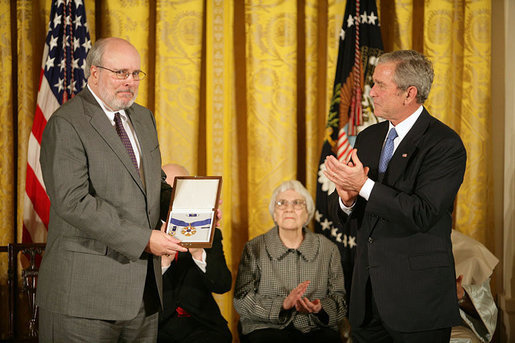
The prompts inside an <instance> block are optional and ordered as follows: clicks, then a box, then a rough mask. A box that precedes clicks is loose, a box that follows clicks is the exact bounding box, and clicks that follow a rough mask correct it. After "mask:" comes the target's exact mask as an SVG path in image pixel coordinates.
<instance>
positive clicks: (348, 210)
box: [338, 197, 356, 215]
mask: <svg viewBox="0 0 515 343" xmlns="http://www.w3.org/2000/svg"><path fill="white" fill-rule="evenodd" d="M338 202H339V203H340V208H341V209H342V211H343V212H344V213H345V214H346V215H350V214H351V213H352V209H353V208H354V205H356V202H355V201H354V203H353V204H352V205H351V206H345V204H344V203H343V201H342V198H340V197H338Z"/></svg>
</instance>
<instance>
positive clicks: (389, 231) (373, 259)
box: [330, 108, 466, 332]
mask: <svg viewBox="0 0 515 343" xmlns="http://www.w3.org/2000/svg"><path fill="white" fill-rule="evenodd" d="M388 125H389V124H388V122H387V121H386V122H382V123H379V124H375V125H372V126H370V127H368V128H367V129H365V130H363V132H361V133H360V134H359V135H358V137H357V140H356V144H355V148H357V149H358V157H359V159H360V161H361V162H362V163H363V165H364V166H368V167H369V168H370V171H369V174H368V176H369V178H371V179H372V180H374V181H375V180H377V179H378V164H379V156H380V154H381V149H382V145H383V142H384V139H385V137H386V134H387V130H388ZM465 164H466V151H465V148H464V146H463V143H462V141H461V139H460V137H459V136H458V135H457V134H456V133H455V132H454V131H453V130H452V129H450V128H449V127H447V126H446V125H445V124H443V123H441V122H440V121H438V120H437V119H436V118H434V117H432V116H431V115H429V113H428V112H427V110H426V109H425V108H424V110H423V111H422V113H421V115H420V117H419V118H418V119H417V121H416V122H415V124H414V125H413V127H412V128H411V130H410V131H409V132H408V134H407V135H406V136H405V137H404V139H403V140H402V142H401V143H400V145H399V146H398V148H397V149H396V150H395V153H394V155H393V156H392V159H391V161H390V163H389V165H388V169H387V170H386V172H385V175H384V178H383V180H382V182H381V183H379V182H377V181H376V183H375V186H374V188H373V190H372V192H371V194H370V197H369V199H368V201H366V200H365V199H363V198H362V197H358V200H357V203H356V204H355V207H354V209H353V211H352V213H351V215H350V216H346V215H345V214H344V213H343V211H341V209H339V207H338V209H339V210H338V211H340V213H338V216H334V218H335V220H341V221H345V224H347V225H349V224H352V222H355V223H354V225H358V227H359V230H358V235H357V248H356V256H355V265H354V272H353V279H352V288H351V295H350V313H349V320H350V323H351V326H354V327H359V326H361V325H362V324H363V320H364V318H365V309H366V298H367V297H368V296H370V294H367V282H368V280H370V285H371V287H372V291H373V294H374V298H375V302H376V304H377V308H378V311H379V314H380V316H381V318H382V319H383V320H384V322H385V324H386V325H387V326H389V327H390V328H392V329H394V330H397V331H403V332H415V331H423V330H431V329H437V328H443V327H452V326H454V325H458V324H459V323H460V317H459V311H458V304H457V296H456V279H455V271H454V259H453V255H452V245H451V228H452V211H453V204H454V200H455V197H456V193H457V192H458V189H459V187H460V185H461V183H462V181H463V175H464V173H465ZM337 200H338V195H337V194H336V192H334V193H333V194H332V195H331V199H330V201H337ZM342 224H344V223H342Z"/></svg>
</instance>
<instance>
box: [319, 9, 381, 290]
mask: <svg viewBox="0 0 515 343" xmlns="http://www.w3.org/2000/svg"><path fill="white" fill-rule="evenodd" d="M382 52H383V43H382V40H381V30H380V25H379V18H378V13H377V6H376V2H375V0H348V1H347V5H346V8H345V15H344V18H343V24H342V29H341V31H340V45H339V50H338V61H337V66H336V75H335V77H334V87H333V97H332V101H331V105H330V106H331V108H330V110H329V115H328V117H327V126H326V133H325V139H324V143H323V146H322V153H321V156H320V163H319V169H318V182H317V196H316V213H315V231H317V232H320V233H322V234H324V235H325V236H327V237H328V238H329V239H331V240H332V241H333V242H335V243H336V245H338V247H339V249H340V254H341V258H342V266H343V272H344V275H345V288H346V290H347V296H349V294H350V285H351V280H352V268H353V265H354V253H355V248H356V244H357V243H358V242H356V229H357V228H356V227H351V226H350V225H344V227H340V225H338V224H337V223H333V222H332V221H331V220H330V218H329V216H328V203H327V199H328V196H329V194H331V193H332V192H333V191H334V189H335V187H334V184H333V183H332V182H331V181H329V180H328V179H327V178H326V176H325V175H324V173H323V171H324V169H325V166H324V161H325V158H326V156H328V155H335V156H336V157H337V158H338V159H339V160H341V161H342V160H345V159H346V158H347V157H348V156H349V155H350V153H351V151H352V145H351V144H352V142H353V141H354V140H355V136H356V135H357V134H358V132H359V131H360V130H362V129H363V128H365V127H366V126H369V125H372V124H374V123H377V122H378V120H377V118H376V117H375V116H374V114H373V112H374V111H373V110H374V109H373V103H372V101H371V98H370V89H371V88H372V74H373V72H374V67H375V65H376V62H377V57H378V56H379V55H380V54H382ZM333 210H334V209H333Z"/></svg>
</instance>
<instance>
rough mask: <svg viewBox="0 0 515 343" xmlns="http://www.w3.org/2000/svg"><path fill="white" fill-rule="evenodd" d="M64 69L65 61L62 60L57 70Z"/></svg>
mask: <svg viewBox="0 0 515 343" xmlns="http://www.w3.org/2000/svg"><path fill="white" fill-rule="evenodd" d="M64 67H66V61H65V60H64V59H62V60H61V63H59V70H60V71H63V70H64Z"/></svg>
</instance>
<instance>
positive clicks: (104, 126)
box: [37, 38, 186, 342]
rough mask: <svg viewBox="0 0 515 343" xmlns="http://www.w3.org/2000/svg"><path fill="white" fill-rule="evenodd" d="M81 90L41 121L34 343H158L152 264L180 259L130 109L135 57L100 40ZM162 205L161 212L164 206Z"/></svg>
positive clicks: (155, 149)
mask: <svg viewBox="0 0 515 343" xmlns="http://www.w3.org/2000/svg"><path fill="white" fill-rule="evenodd" d="M86 74H87V75H86V76H87V77H88V86H87V88H85V89H84V90H83V91H81V92H80V93H79V94H78V95H77V96H76V97H74V98H73V99H71V100H70V101H68V102H67V103H65V104H64V105H63V106H61V107H60V108H59V109H58V110H57V111H56V112H55V113H54V114H53V115H52V116H51V118H50V120H49V121H48V123H47V125H46V127H45V131H44V133H43V138H42V142H41V157H40V160H41V167H42V173H43V179H44V182H45V186H46V191H47V193H48V196H49V198H50V201H51V207H50V223H49V228H48V242H47V246H46V251H45V254H44V257H43V261H42V264H41V269H40V272H39V280H38V287H37V304H38V305H39V308H40V317H39V336H40V341H41V342H155V340H156V337H157V326H158V311H159V309H160V308H161V302H160V298H161V289H162V287H161V284H162V278H161V263H160V258H159V256H161V255H163V254H175V252H176V251H186V249H185V248H183V247H181V246H180V245H178V243H179V242H178V240H176V239H174V238H173V237H170V236H169V235H166V234H165V233H164V232H161V231H159V230H154V229H156V228H157V229H159V227H160V226H161V222H160V220H159V216H160V206H161V204H160V198H161V191H162V189H164V188H166V187H168V188H169V186H168V185H167V184H166V183H164V173H162V171H161V154H160V151H159V143H158V140H157V132H156V124H155V120H154V116H153V114H152V113H151V112H150V110H148V109H146V108H144V107H142V106H140V105H137V104H135V103H134V101H135V99H136V96H137V92H138V86H139V83H140V80H141V79H142V78H144V76H145V73H143V72H142V71H141V69H140V56H139V54H138V52H137V50H136V49H135V48H134V46H132V45H131V44H130V43H129V42H127V41H125V40H123V39H119V38H106V39H100V40H98V41H97V42H96V43H95V45H94V46H93V47H92V49H91V51H90V52H89V54H88V57H87V60H86ZM165 206H167V205H165Z"/></svg>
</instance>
